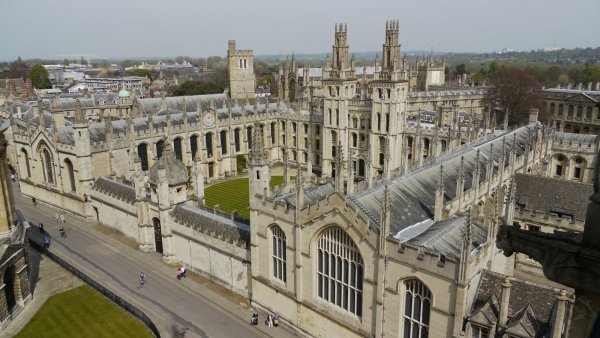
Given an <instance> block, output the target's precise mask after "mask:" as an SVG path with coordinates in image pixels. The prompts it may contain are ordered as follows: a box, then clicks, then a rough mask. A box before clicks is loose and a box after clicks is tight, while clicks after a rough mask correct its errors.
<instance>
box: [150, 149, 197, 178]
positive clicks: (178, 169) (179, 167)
mask: <svg viewBox="0 0 600 338" xmlns="http://www.w3.org/2000/svg"><path fill="white" fill-rule="evenodd" d="M160 169H164V170H165V175H166V178H167V181H168V182H169V186H176V185H182V184H187V182H188V172H187V168H186V167H185V164H183V162H181V161H180V160H178V159H177V158H176V157H175V152H173V147H172V146H171V143H170V142H165V148H164V150H163V153H162V156H161V157H160V158H159V159H158V161H156V163H154V164H153V165H152V167H150V169H149V170H148V182H149V183H153V184H158V183H159V177H158V172H159V170H160Z"/></svg>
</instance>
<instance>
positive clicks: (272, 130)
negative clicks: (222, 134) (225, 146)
mask: <svg viewBox="0 0 600 338" xmlns="http://www.w3.org/2000/svg"><path fill="white" fill-rule="evenodd" d="M236 130H237V129H236ZM238 141H239V140H238ZM238 141H236V142H238ZM271 144H272V145H274V144H275V122H271ZM235 151H240V150H239V149H238V147H237V143H236V149H235Z"/></svg>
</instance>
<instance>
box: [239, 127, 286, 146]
mask: <svg viewBox="0 0 600 338" xmlns="http://www.w3.org/2000/svg"><path fill="white" fill-rule="evenodd" d="M246 139H247V140H248V150H250V149H252V127H248V128H246ZM284 144H285V143H284Z"/></svg>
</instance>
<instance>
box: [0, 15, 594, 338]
mask: <svg viewBox="0 0 600 338" xmlns="http://www.w3.org/2000/svg"><path fill="white" fill-rule="evenodd" d="M346 39H347V28H346V25H337V26H336V30H335V42H334V46H333V53H332V56H331V57H330V58H329V59H328V61H327V62H326V64H325V66H324V68H323V70H322V74H321V78H320V79H319V80H318V81H319V82H320V88H314V92H312V93H311V90H310V88H311V87H310V85H308V83H306V82H302V83H301V84H300V83H298V82H296V83H295V84H293V83H290V84H289V85H287V87H285V86H284V87H283V88H288V89H289V91H283V92H281V94H282V96H286V95H287V96H288V97H287V100H286V98H279V99H277V100H276V101H274V102H273V101H271V100H268V99H254V100H252V102H251V99H253V97H252V92H251V90H253V87H254V78H253V74H252V67H253V66H252V65H253V60H252V55H253V54H252V51H239V50H237V49H236V48H235V42H233V41H231V42H230V43H229V48H228V57H229V67H230V72H231V79H232V84H231V86H230V92H229V93H230V95H231V97H228V96H227V95H226V94H215V95H198V96H185V97H168V98H166V97H163V98H156V99H137V98H136V97H133V96H132V95H130V94H129V93H128V92H127V91H125V90H122V91H121V92H119V93H118V94H117V95H116V96H114V95H113V97H112V98H110V99H109V98H107V100H106V101H104V100H103V101H102V102H100V100H97V99H90V98H86V99H79V100H66V99H64V100H63V99H61V98H60V97H56V98H54V101H52V100H51V101H48V102H43V101H40V102H38V103H37V104H36V105H35V107H34V106H30V105H20V104H19V105H18V106H17V105H16V103H13V104H5V105H4V106H2V108H1V109H0V110H2V114H3V116H7V117H9V118H10V127H8V128H7V129H6V132H5V135H6V137H7V140H8V141H9V149H8V158H9V160H10V163H11V165H12V167H13V168H14V170H15V171H16V172H17V173H18V177H19V182H20V185H21V192H22V194H24V195H25V196H36V199H37V200H38V201H39V202H40V203H45V204H48V205H52V206H54V207H57V208H61V209H63V210H64V211H65V212H69V213H72V214H74V215H77V216H80V217H83V218H87V219H89V220H95V221H98V222H102V223H103V224H105V225H107V226H110V227H112V228H115V229H118V230H119V231H121V232H122V233H123V234H125V235H126V236H127V237H130V238H132V239H134V240H136V241H137V242H138V243H139V248H140V249H141V250H144V251H157V252H160V253H161V254H162V256H163V259H164V260H165V261H166V262H173V263H175V262H178V263H182V264H185V265H187V266H189V267H190V268H191V269H193V270H195V271H197V272H198V273H201V274H204V275H206V276H209V277H210V278H211V279H212V280H214V281H216V282H218V283H222V284H224V285H226V286H228V287H229V288H231V289H232V290H234V291H235V292H238V293H240V294H242V295H245V296H248V297H249V298H250V300H251V302H252V305H253V306H254V307H256V308H258V309H262V310H264V311H268V312H277V313H279V314H281V315H282V320H281V322H282V324H283V325H286V326H288V327H290V328H291V329H293V330H295V331H297V332H299V333H300V334H303V335H307V336H317V337H318V336H322V337H325V336H326V337H336V336H337V337H359V336H378V337H380V336H383V335H399V336H401V337H458V336H462V335H467V336H469V337H485V336H486V332H487V334H488V335H492V334H499V335H505V336H508V335H510V336H511V337H539V336H544V335H550V334H552V337H555V338H558V337H560V335H556V334H555V333H554V332H560V330H559V329H560V328H562V327H563V326H564V325H568V323H569V318H570V317H569V315H568V314H569V313H570V312H569V306H570V305H569V304H571V303H572V298H571V297H570V296H571V294H570V293H569V292H570V290H566V291H562V292H561V291H560V290H559V289H553V288H549V287H544V286H540V285H538V284H535V283H529V284H528V282H522V281H521V280H519V279H518V278H515V277H510V276H512V275H513V272H514V271H513V270H514V267H515V262H514V256H511V257H505V256H504V255H502V252H500V251H499V250H498V249H497V248H496V246H495V245H494V241H495V238H496V236H497V233H498V228H499V226H500V225H502V224H514V223H515V220H517V222H519V220H518V217H519V216H518V215H519V211H518V210H517V209H516V206H517V205H518V204H517V199H518V197H517V196H519V195H518V190H517V187H516V185H517V181H518V179H517V178H516V174H517V173H519V174H535V175H540V176H552V175H553V173H557V172H559V169H560V172H561V174H562V173H563V171H564V172H565V177H562V178H561V179H569V180H575V179H577V180H578V181H580V182H581V184H583V183H586V182H589V181H590V180H591V177H592V176H593V175H591V170H592V169H591V168H593V166H594V164H595V162H594V161H595V160H594V158H593V157H592V155H591V154H592V153H594V152H597V151H598V146H597V143H596V140H595V139H594V140H591V139H587V138H586V139H578V138H573V137H574V136H573V135H572V134H564V133H557V132H556V131H555V129H554V127H553V126H545V125H541V124H540V123H539V122H537V120H536V118H535V117H536V115H537V114H536V112H535V111H532V112H531V116H532V118H531V120H530V123H529V124H528V125H527V126H523V127H520V128H518V129H514V130H496V126H495V125H494V123H493V122H492V121H494V119H493V118H492V117H490V116H487V115H485V114H483V115H482V114H480V113H475V112H473V111H471V112H470V111H468V110H467V111H461V109H459V107H458V105H457V104H456V103H455V102H451V103H440V105H439V106H438V107H436V109H433V110H431V111H424V110H420V109H419V110H417V112H416V114H414V115H413V116H411V115H410V114H409V107H410V102H411V101H410V100H411V99H410V97H411V96H410V95H411V93H420V92H411V91H410V90H411V88H410V87H411V75H410V74H412V73H411V70H410V67H409V66H408V65H407V64H405V62H404V61H403V59H402V58H401V57H400V44H399V42H398V24H397V22H394V23H388V25H387V27H386V38H385V42H384V45H383V53H382V55H383V58H382V60H381V63H380V64H379V63H378V64H377V67H375V68H374V70H373V72H372V75H368V76H367V75H365V74H366V73H365V72H364V70H363V73H360V71H359V70H358V69H357V68H356V66H355V64H354V61H353V60H352V58H351V57H350V56H349V51H348V45H347V40H346ZM294 72H295V71H294ZM308 74H309V76H310V72H308ZM305 78H306V76H305ZM302 81H304V79H303V80H302ZM311 81H312V80H311ZM432 81H433V80H432ZM294 86H295V88H294ZM307 86H308V87H307ZM305 88H308V91H307V92H304V91H303V90H304V89H305ZM292 89H294V90H292ZM319 91H320V94H319V93H318V92H319ZM292 93H301V96H300V97H299V98H300V99H302V100H296V101H293V100H290V97H289V95H296V94H292ZM457 95H459V96H460V95H463V94H457ZM415 97H417V98H418V99H419V100H422V101H420V102H419V104H424V102H425V101H426V99H427V97H429V96H427V95H421V96H419V95H417V96H415ZM431 97H432V99H436V100H437V99H438V98H439V96H436V95H433V96H431ZM467 97H468V95H467ZM286 101H287V102H286ZM559 155H560V156H564V157H565V158H567V157H568V159H569V161H570V160H571V159H573V164H572V165H571V162H568V164H566V163H567V162H565V164H564V167H560V166H562V165H563V164H562V163H563V162H560V161H562V160H560V159H559V158H558V157H557V156H559ZM241 156H247V157H248V166H247V168H246V169H247V173H238V171H237V170H238V165H237V161H238V160H240V159H241ZM576 156H579V157H576ZM579 158H581V159H582V161H583V162H578V159H579ZM569 165H570V166H569ZM273 166H281V167H283V171H284V185H283V186H282V187H281V188H279V189H272V188H271V187H270V185H269V181H270V176H271V169H272V167H273ZM292 170H295V172H296V177H295V181H292V180H291V179H290V176H291V171H292ZM238 174H244V175H247V176H248V178H249V191H250V195H249V204H250V219H249V220H246V219H243V218H241V217H239V216H238V215H237V214H236V213H232V214H228V213H225V212H222V211H220V210H217V209H216V208H210V207H207V206H206V205H205V203H204V186H205V184H209V183H210V182H212V181H213V180H215V179H226V178H228V177H233V176H237V175H238ZM520 197H521V196H519V198H520ZM521 202H523V201H521ZM524 208H527V205H525V206H524ZM535 293H539V296H538V297H537V298H536V299H533V298H531V297H529V296H531V294H535ZM528 295H529V296H528ZM528 297H529V298H528ZM538 300H539V302H538ZM557 328H558V329H557Z"/></svg>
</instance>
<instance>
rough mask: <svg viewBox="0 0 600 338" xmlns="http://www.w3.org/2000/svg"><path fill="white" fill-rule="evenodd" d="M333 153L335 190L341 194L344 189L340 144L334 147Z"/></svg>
mask: <svg viewBox="0 0 600 338" xmlns="http://www.w3.org/2000/svg"><path fill="white" fill-rule="evenodd" d="M336 148H337V149H336V152H335V190H336V191H339V192H342V190H343V188H344V174H343V172H342V168H343V167H344V163H343V158H344V157H343V154H342V152H343V148H342V143H341V142H339V143H338V145H337V146H336Z"/></svg>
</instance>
